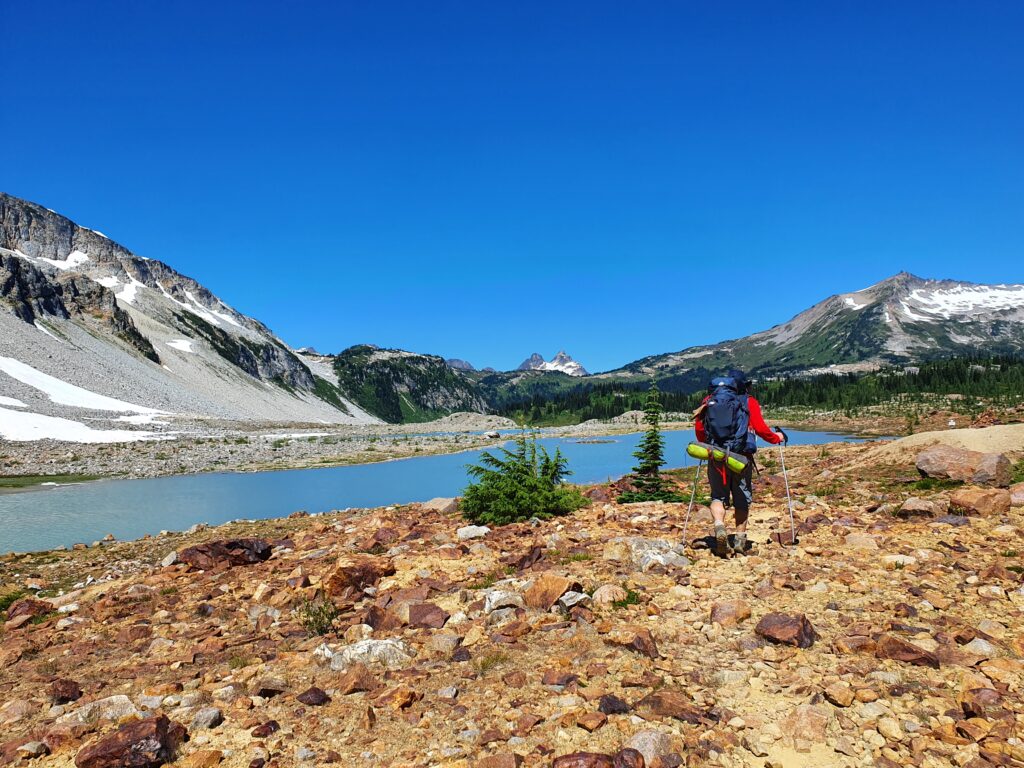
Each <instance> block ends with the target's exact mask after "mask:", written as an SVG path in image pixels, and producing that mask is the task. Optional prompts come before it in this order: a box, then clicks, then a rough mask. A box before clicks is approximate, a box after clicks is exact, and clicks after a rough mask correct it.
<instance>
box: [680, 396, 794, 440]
mask: <svg viewBox="0 0 1024 768" xmlns="http://www.w3.org/2000/svg"><path fill="white" fill-rule="evenodd" d="M709 397H710V395H709ZM707 401H708V397H705V398H704V403H702V405H703V404H706V403H707ZM747 410H748V411H749V412H750V429H751V430H752V431H753V432H754V433H755V434H756V435H757V436H758V437H760V438H761V439H762V440H764V441H765V442H769V443H771V444H772V445H778V444H779V443H781V442H782V435H780V434H778V433H777V432H772V431H771V429H770V428H769V427H768V425H767V424H765V423H764V416H763V415H761V404H760V403H759V402H757V400H755V399H754V398H753V397H750V396H748V397H747ZM693 426H694V431H695V432H696V433H697V440H698V441H699V442H702V443H703V442H706V440H707V432H705V431H704V418H703V414H702V415H701V416H700V417H698V418H697V420H696V421H695V422H694V425H693Z"/></svg>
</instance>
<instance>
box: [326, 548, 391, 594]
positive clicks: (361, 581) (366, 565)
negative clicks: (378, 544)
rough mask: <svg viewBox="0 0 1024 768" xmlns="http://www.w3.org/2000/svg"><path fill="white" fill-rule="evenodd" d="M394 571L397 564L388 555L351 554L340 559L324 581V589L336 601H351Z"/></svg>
mask: <svg viewBox="0 0 1024 768" xmlns="http://www.w3.org/2000/svg"><path fill="white" fill-rule="evenodd" d="M394 573H395V566H394V565H392V563H391V561H390V560H389V559H388V558H386V557H374V556H373V555H349V556H346V557H342V558H340V559H339V560H338V563H337V567H336V568H335V569H334V571H332V572H331V574H330V575H329V576H328V577H327V579H326V580H325V581H324V589H325V591H326V592H327V594H328V595H329V596H330V597H331V598H332V599H333V600H334V601H335V602H350V601H353V600H356V599H357V598H359V597H361V596H362V594H363V590H364V589H366V588H367V587H373V586H376V585H377V583H378V582H379V581H380V580H381V579H382V578H384V577H385V576H391V575H393V574H394Z"/></svg>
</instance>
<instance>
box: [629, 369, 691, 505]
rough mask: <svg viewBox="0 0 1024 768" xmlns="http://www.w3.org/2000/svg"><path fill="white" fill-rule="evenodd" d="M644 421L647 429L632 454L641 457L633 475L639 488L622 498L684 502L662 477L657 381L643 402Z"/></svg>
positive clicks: (662, 447) (663, 463)
mask: <svg viewBox="0 0 1024 768" xmlns="http://www.w3.org/2000/svg"><path fill="white" fill-rule="evenodd" d="M644 422H645V423H646V424H647V431H646V432H645V433H644V436H643V438H642V439H641V440H640V445H638V446H637V449H636V451H635V452H634V453H633V455H634V456H635V457H636V458H637V459H638V463H637V465H636V466H635V467H633V474H632V476H631V479H632V483H633V487H634V488H635V489H636V490H634V491H627V492H626V493H624V494H622V495H621V496H619V501H620V502H622V503H626V504H628V503H630V502H634V501H681V500H682V497H681V496H680V495H679V494H678V493H676V492H675V491H673V490H671V489H670V488H669V487H668V485H667V484H666V482H665V478H664V477H662V476H661V468H662V467H663V466H664V465H665V439H664V438H663V437H662V436H661V393H660V392H659V391H658V385H657V384H655V383H654V382H651V388H650V389H649V390H647V399H646V400H645V401H644Z"/></svg>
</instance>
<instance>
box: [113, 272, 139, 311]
mask: <svg viewBox="0 0 1024 768" xmlns="http://www.w3.org/2000/svg"><path fill="white" fill-rule="evenodd" d="M128 280H129V283H128V285H126V286H125V287H124V289H123V290H121V291H118V292H117V293H115V294H114V295H115V296H116V297H117V298H119V299H120V300H121V301H123V302H124V303H125V304H134V303H135V294H136V293H138V291H139V288H145V287H146V286H145V284H143V283H140V282H139V281H138V280H136V279H135V278H134V277H133V276H132V275H128Z"/></svg>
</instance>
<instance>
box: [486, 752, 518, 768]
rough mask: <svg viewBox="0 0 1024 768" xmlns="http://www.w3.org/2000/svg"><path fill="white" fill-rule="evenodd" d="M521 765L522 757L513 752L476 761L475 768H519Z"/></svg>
mask: <svg viewBox="0 0 1024 768" xmlns="http://www.w3.org/2000/svg"><path fill="white" fill-rule="evenodd" d="M522 764H523V758H522V756H520V755H517V754H516V753H515V752H502V753H500V754H497V755H489V756H487V757H484V758H481V759H480V760H477V761H476V764H475V768H519V766H520V765H522Z"/></svg>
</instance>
